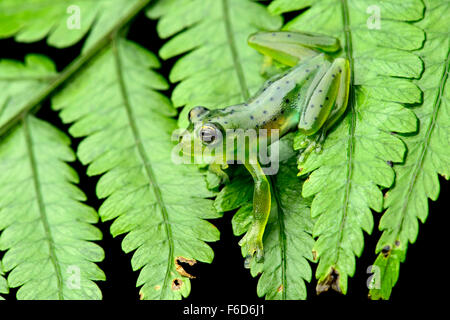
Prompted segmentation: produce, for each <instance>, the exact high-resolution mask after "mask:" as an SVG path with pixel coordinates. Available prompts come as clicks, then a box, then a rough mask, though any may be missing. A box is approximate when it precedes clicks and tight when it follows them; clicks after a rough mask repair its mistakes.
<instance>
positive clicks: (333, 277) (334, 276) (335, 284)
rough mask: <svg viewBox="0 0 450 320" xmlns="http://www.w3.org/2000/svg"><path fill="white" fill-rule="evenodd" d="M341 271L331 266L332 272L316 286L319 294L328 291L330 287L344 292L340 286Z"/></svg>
mask: <svg viewBox="0 0 450 320" xmlns="http://www.w3.org/2000/svg"><path fill="white" fill-rule="evenodd" d="M339 277H340V275H339V272H338V271H337V270H336V269H334V268H331V272H330V273H329V274H328V276H327V277H326V278H325V280H323V281H319V283H317V286H316V292H317V294H318V295H319V294H321V293H322V292H326V291H328V289H330V288H331V289H333V290H334V291H337V292H339V293H342V290H341V288H340V286H339Z"/></svg>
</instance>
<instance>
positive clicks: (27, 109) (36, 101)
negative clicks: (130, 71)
mask: <svg viewBox="0 0 450 320" xmlns="http://www.w3.org/2000/svg"><path fill="white" fill-rule="evenodd" d="M149 2H150V0H141V1H139V2H137V3H136V5H135V6H133V7H132V8H131V9H130V11H129V13H128V14H127V15H126V16H124V17H123V18H122V19H120V20H119V21H117V23H116V24H115V25H114V26H112V28H111V30H110V31H109V32H108V33H106V34H105V35H104V36H103V37H101V38H100V39H99V40H98V41H97V42H96V43H94V44H93V45H92V46H91V47H90V48H89V50H87V51H86V52H85V53H84V54H82V55H80V56H79V57H78V58H76V59H75V60H74V61H72V63H71V64H70V65H69V66H67V67H66V68H65V69H64V70H63V71H62V72H61V73H59V74H57V75H56V76H55V78H53V80H52V81H51V82H50V83H49V84H48V85H47V86H46V87H45V88H43V89H42V90H40V91H39V92H38V93H37V94H36V95H35V96H34V97H33V98H32V99H31V100H29V102H28V103H26V104H25V105H24V106H23V107H22V108H21V109H20V110H19V111H17V113H16V115H15V116H13V117H12V118H10V119H9V120H8V121H7V122H5V123H4V124H3V125H1V126H0V137H1V136H2V135H3V134H5V133H6V132H7V131H8V130H9V129H10V128H12V127H13V126H14V125H15V124H16V123H17V122H19V121H21V120H22V119H23V118H24V117H25V116H26V115H27V114H29V113H33V112H37V111H38V110H39V108H40V107H41V105H40V104H41V103H42V102H43V101H44V100H45V99H46V98H47V97H49V96H50V95H51V94H52V93H53V92H54V91H55V90H56V89H58V88H59V87H60V86H61V85H62V84H64V83H65V82H66V81H67V80H68V79H69V78H71V77H72V76H73V75H74V74H75V73H77V72H78V71H79V70H80V69H81V68H82V67H83V66H84V65H85V64H86V63H88V62H89V61H90V60H91V59H92V58H93V57H95V56H96V55H97V53H98V52H100V50H102V49H103V48H104V47H105V46H106V45H108V44H109V43H110V41H111V38H112V36H113V35H114V34H115V33H116V32H117V31H118V30H120V29H121V28H122V27H123V26H124V25H126V24H127V23H128V22H129V21H130V20H131V19H132V18H133V17H134V16H136V14H137V13H138V12H140V11H141V10H142V9H143V8H145V7H146V6H147V4H148V3H149Z"/></svg>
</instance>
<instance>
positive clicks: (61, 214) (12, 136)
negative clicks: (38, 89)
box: [0, 115, 105, 299]
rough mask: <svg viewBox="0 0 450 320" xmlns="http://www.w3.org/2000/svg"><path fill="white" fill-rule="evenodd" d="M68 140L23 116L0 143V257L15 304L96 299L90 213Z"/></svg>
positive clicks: (98, 254) (97, 254)
mask: <svg viewBox="0 0 450 320" xmlns="http://www.w3.org/2000/svg"><path fill="white" fill-rule="evenodd" d="M69 145H70V140H69V139H68V138H67V136H65V135H64V134H63V133H62V132H60V131H59V130H57V129H56V128H54V127H52V126H51V125H49V124H48V123H46V122H44V121H42V120H39V119H37V118H34V117H33V116H31V115H30V116H27V117H25V118H24V119H23V120H22V122H21V123H20V125H18V126H17V127H15V129H14V130H12V131H11V132H10V133H9V134H8V135H7V136H5V137H3V138H2V141H1V143H0V181H2V184H1V185H0V194H1V195H2V196H1V198H0V230H3V231H2V233H1V235H0V250H6V253H5V255H4V257H3V258H2V264H3V268H4V271H5V272H9V274H8V285H9V287H11V288H15V287H20V289H19V290H18V291H17V298H18V299H100V298H101V292H100V290H99V289H98V287H97V285H96V284H95V283H94V282H93V280H104V279H105V276H104V274H103V272H102V271H101V270H100V269H99V268H98V266H97V265H96V264H95V263H94V262H98V261H101V260H103V256H104V253H103V250H102V249H101V248H100V247H99V246H98V245H97V244H94V243H92V242H90V241H95V240H100V239H101V238H102V234H101V232H100V231H99V230H98V229H97V228H95V227H94V226H92V224H93V223H96V222H97V221H98V216H97V213H96V212H95V211H94V210H93V209H92V208H90V207H88V206H86V205H84V204H82V203H81V202H80V201H84V200H86V197H85V195H84V194H83V192H82V191H81V190H79V189H78V188H77V187H76V186H75V185H74V184H75V183H77V182H78V176H77V174H76V172H75V171H74V170H73V169H72V168H71V167H70V166H68V165H67V163H66V162H67V161H74V160H75V155H74V154H73V152H72V150H71V149H70V147H69Z"/></svg>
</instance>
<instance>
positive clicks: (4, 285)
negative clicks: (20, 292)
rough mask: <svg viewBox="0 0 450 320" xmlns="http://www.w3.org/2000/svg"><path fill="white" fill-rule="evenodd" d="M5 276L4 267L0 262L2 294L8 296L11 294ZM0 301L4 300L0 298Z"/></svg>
mask: <svg viewBox="0 0 450 320" xmlns="http://www.w3.org/2000/svg"><path fill="white" fill-rule="evenodd" d="M3 276H4V272H3V266H2V262H1V260H0V293H5V294H7V293H8V292H9V288H8V283H6V279H5V278H4V277H3ZM0 300H4V298H3V297H2V296H0Z"/></svg>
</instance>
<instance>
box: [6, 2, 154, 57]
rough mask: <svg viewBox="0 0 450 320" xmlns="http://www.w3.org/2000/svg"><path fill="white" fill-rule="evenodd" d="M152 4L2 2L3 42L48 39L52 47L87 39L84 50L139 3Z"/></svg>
mask: <svg viewBox="0 0 450 320" xmlns="http://www.w3.org/2000/svg"><path fill="white" fill-rule="evenodd" d="M148 2H149V0H144V1H142V0H102V1H83V0H57V1H48V0H22V1H20V2H18V1H16V0H0V38H6V37H11V36H15V40H16V41H18V42H35V41H39V40H42V39H44V38H47V43H48V44H49V45H51V46H54V47H58V48H63V47H68V46H71V45H73V44H75V43H77V42H78V41H80V40H81V39H82V38H83V37H84V36H86V35H87V34H88V32H89V35H88V37H87V40H86V43H85V44H84V50H87V49H88V48H89V47H90V46H92V45H93V44H94V43H96V42H97V41H98V40H99V39H100V38H102V37H104V36H105V35H106V34H107V33H108V31H109V30H110V29H111V27H113V26H114V25H115V24H116V23H118V22H119V21H120V20H121V19H123V18H124V17H126V15H127V14H128V12H129V11H130V10H132V9H133V7H135V6H136V4H139V3H148Z"/></svg>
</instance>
